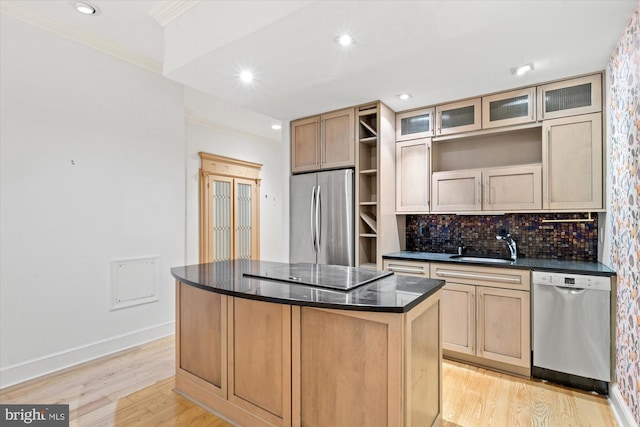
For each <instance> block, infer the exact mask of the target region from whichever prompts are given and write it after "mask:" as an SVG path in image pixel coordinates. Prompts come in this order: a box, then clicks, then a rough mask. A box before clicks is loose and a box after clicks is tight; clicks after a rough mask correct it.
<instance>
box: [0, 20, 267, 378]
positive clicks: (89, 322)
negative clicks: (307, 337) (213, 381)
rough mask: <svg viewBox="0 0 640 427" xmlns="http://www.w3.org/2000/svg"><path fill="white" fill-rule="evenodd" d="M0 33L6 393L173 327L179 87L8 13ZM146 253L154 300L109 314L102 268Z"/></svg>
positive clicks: (0, 347) (181, 215) (178, 237)
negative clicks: (156, 281) (156, 270)
mask: <svg viewBox="0 0 640 427" xmlns="http://www.w3.org/2000/svg"><path fill="white" fill-rule="evenodd" d="M0 31H1V33H0V34H1V35H0V40H1V45H0V52H1V55H0V61H1V62H0V67H1V68H0V75H1V81H0V89H1V91H2V92H1V115H0V120H1V126H0V128H1V133H0V154H1V174H0V180H1V181H0V185H1V187H0V188H1V193H0V215H1V217H0V219H1V221H0V227H1V228H0V233H1V236H2V238H1V243H0V280H1V282H0V328H1V333H0V386H6V385H9V384H11V383H15V382H18V381H21V380H24V379H26V378H28V377H30V376H34V375H40V374H43V373H46V372H47V371H50V370H54V369H58V368H61V367H63V366H65V365H69V364H74V363H78V362H79V361H82V360H86V359H90V358H93V357H96V356H100V355H103V354H105V353H108V352H110V351H115V350H119V349H121V348H124V347H127V346H130V345H134V344H137V343H139V342H141V341H144V340H147V339H152V338H155V337H157V336H161V335H163V334H167V333H172V332H173V324H172V322H173V321H174V290H173V286H174V285H173V283H174V282H173V279H172V278H171V276H170V274H169V269H170V267H173V266H176V265H181V264H183V263H184V248H185V210H184V201H185V175H184V170H185V169H184V164H185V146H184V138H185V125H184V98H183V88H182V86H180V85H178V84H176V83H173V82H171V81H169V80H167V79H165V78H163V77H162V76H159V75H156V74H153V73H150V72H148V71H145V70H143V69H142V68H138V67H136V66H134V65H131V64H128V63H125V62H122V61H120V60H118V59H115V58H113V57H111V56H108V55H105V54H102V53H100V52H98V51H96V50H93V49H91V48H89V47H86V46H84V45H81V44H78V43H76V42H73V41H70V40H67V39H64V38H61V37H59V36H56V35H53V34H51V33H48V32H45V31H43V30H41V29H38V28H37V27H35V26H31V25H29V24H26V23H23V22H21V21H18V20H16V19H14V18H12V17H9V16H7V15H4V14H2V15H1V22H0ZM267 189H268V193H269V195H271V193H272V191H271V188H270V187H269V185H267ZM148 255H157V256H159V257H160V272H161V275H160V276H161V280H160V300H159V301H158V302H153V303H149V304H145V305H141V306H136V307H132V308H125V309H121V310H117V311H110V310H109V261H110V260H112V259H114V258H127V257H138V256H148Z"/></svg>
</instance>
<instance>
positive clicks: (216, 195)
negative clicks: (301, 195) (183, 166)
mask: <svg viewBox="0 0 640 427" xmlns="http://www.w3.org/2000/svg"><path fill="white" fill-rule="evenodd" d="M200 157H201V162H202V166H201V169H200V261H201V262H214V261H225V260H229V259H258V257H259V255H260V178H259V174H260V168H261V167H262V165H260V164H257V163H250V162H245V161H241V160H236V159H230V158H227V157H221V156H215V155H213V154H209V153H200Z"/></svg>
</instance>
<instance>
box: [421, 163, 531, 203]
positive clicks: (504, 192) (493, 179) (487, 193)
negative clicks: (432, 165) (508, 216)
mask: <svg viewBox="0 0 640 427" xmlns="http://www.w3.org/2000/svg"><path fill="white" fill-rule="evenodd" d="M541 170H542V169H541V166H540V165H524V166H505V167H500V168H491V169H485V170H477V169H472V170H461V171H447V172H434V173H433V176H432V183H433V201H432V205H431V210H432V211H433V212H471V211H480V210H483V211H490V212H496V211H497V212H504V211H518V210H539V209H542V172H541Z"/></svg>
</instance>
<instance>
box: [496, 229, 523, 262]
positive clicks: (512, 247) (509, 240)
mask: <svg viewBox="0 0 640 427" xmlns="http://www.w3.org/2000/svg"><path fill="white" fill-rule="evenodd" d="M496 239H498V240H504V242H505V243H506V244H507V246H508V247H509V252H511V260H512V261H515V260H516V259H517V258H518V248H517V247H516V241H515V240H513V237H511V234H509V232H506V231H505V232H501V233H500V234H498V235H497V236H496Z"/></svg>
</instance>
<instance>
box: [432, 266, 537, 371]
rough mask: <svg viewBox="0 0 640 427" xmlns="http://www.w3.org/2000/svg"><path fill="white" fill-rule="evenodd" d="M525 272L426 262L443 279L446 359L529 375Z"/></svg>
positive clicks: (528, 297) (435, 274)
mask: <svg viewBox="0 0 640 427" xmlns="http://www.w3.org/2000/svg"><path fill="white" fill-rule="evenodd" d="M530 275H531V273H530V271H528V270H515V269H509V270H505V269H502V268H492V267H478V266H471V265H455V264H441V263H432V264H431V278H433V279H443V280H445V281H446V285H445V287H444V288H443V294H442V308H443V317H442V348H443V350H444V355H445V356H446V357H449V358H452V359H457V360H461V361H464V362H468V363H473V364H477V365H481V366H486V367H489V368H493V369H498V370H503V371H507V372H511V373H514V374H517V375H522V376H529V375H530V373H531V332H530V322H531V310H530Z"/></svg>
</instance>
